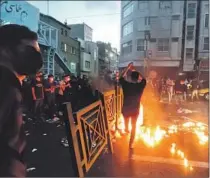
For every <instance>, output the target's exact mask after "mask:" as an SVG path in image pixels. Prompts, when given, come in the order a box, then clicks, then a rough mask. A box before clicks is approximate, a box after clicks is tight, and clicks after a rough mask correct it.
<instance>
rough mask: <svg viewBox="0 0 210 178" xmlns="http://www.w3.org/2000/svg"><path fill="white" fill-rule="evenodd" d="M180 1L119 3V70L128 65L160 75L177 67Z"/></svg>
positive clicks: (179, 44)
mask: <svg viewBox="0 0 210 178" xmlns="http://www.w3.org/2000/svg"><path fill="white" fill-rule="evenodd" d="M183 6H184V1H122V7H121V56H120V61H119V67H121V68H123V67H126V66H127V64H128V63H129V62H134V65H135V66H136V67H137V68H139V70H142V71H143V70H144V67H145V59H148V62H147V67H148V65H149V67H150V69H153V70H157V71H158V73H159V74H160V75H165V74H168V72H169V71H170V73H171V74H173V73H175V71H177V70H178V68H179V66H180V61H181V54H182V53H181V49H182V25H183Z"/></svg>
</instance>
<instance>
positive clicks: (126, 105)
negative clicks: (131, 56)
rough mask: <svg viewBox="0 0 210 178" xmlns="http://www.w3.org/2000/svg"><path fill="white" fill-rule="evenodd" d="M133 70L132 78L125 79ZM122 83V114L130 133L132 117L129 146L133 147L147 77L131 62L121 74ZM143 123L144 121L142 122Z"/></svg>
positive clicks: (126, 129) (126, 128)
mask: <svg viewBox="0 0 210 178" xmlns="http://www.w3.org/2000/svg"><path fill="white" fill-rule="evenodd" d="M131 69H132V72H131V77H130V78H131V80H129V81H127V80H126V79H125V77H126V75H127V73H128V71H129V70H131ZM119 81H120V84H121V86H122V90H123V95H124V99H123V100H124V101H123V108H122V114H123V117H124V122H125V132H126V133H129V130H128V129H129V128H128V126H129V119H130V118H131V124H132V130H131V136H130V142H129V148H131V149H132V148H133V146H134V139H135V134H136V122H137V119H138V115H139V108H140V101H141V97H142V95H143V92H144V89H145V87H146V79H145V78H144V77H143V76H142V75H141V74H140V73H139V72H137V71H135V70H134V68H133V63H130V64H129V65H128V66H127V68H126V69H125V70H124V71H123V72H122V73H121V75H120V80H119ZM142 124H143V123H142Z"/></svg>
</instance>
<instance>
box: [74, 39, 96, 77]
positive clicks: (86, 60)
mask: <svg viewBox="0 0 210 178" xmlns="http://www.w3.org/2000/svg"><path fill="white" fill-rule="evenodd" d="M77 40H78V41H79V42H80V44H81V46H80V47H81V48H80V51H81V53H80V55H81V58H80V76H81V77H82V76H86V77H97V76H98V47H97V44H96V43H94V42H91V41H84V40H82V39H80V38H77Z"/></svg>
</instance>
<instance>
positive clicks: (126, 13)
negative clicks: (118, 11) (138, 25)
mask: <svg viewBox="0 0 210 178" xmlns="http://www.w3.org/2000/svg"><path fill="white" fill-rule="evenodd" d="M132 12H133V3H132V2H130V3H129V4H128V5H126V6H125V7H124V8H123V18H125V17H127V16H129V15H130V14H131V13H132Z"/></svg>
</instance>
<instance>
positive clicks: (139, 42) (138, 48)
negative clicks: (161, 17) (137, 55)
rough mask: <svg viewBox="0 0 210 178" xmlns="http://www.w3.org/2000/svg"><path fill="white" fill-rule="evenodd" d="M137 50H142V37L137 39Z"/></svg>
mask: <svg viewBox="0 0 210 178" xmlns="http://www.w3.org/2000/svg"><path fill="white" fill-rule="evenodd" d="M137 51H144V39H138V40H137Z"/></svg>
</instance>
